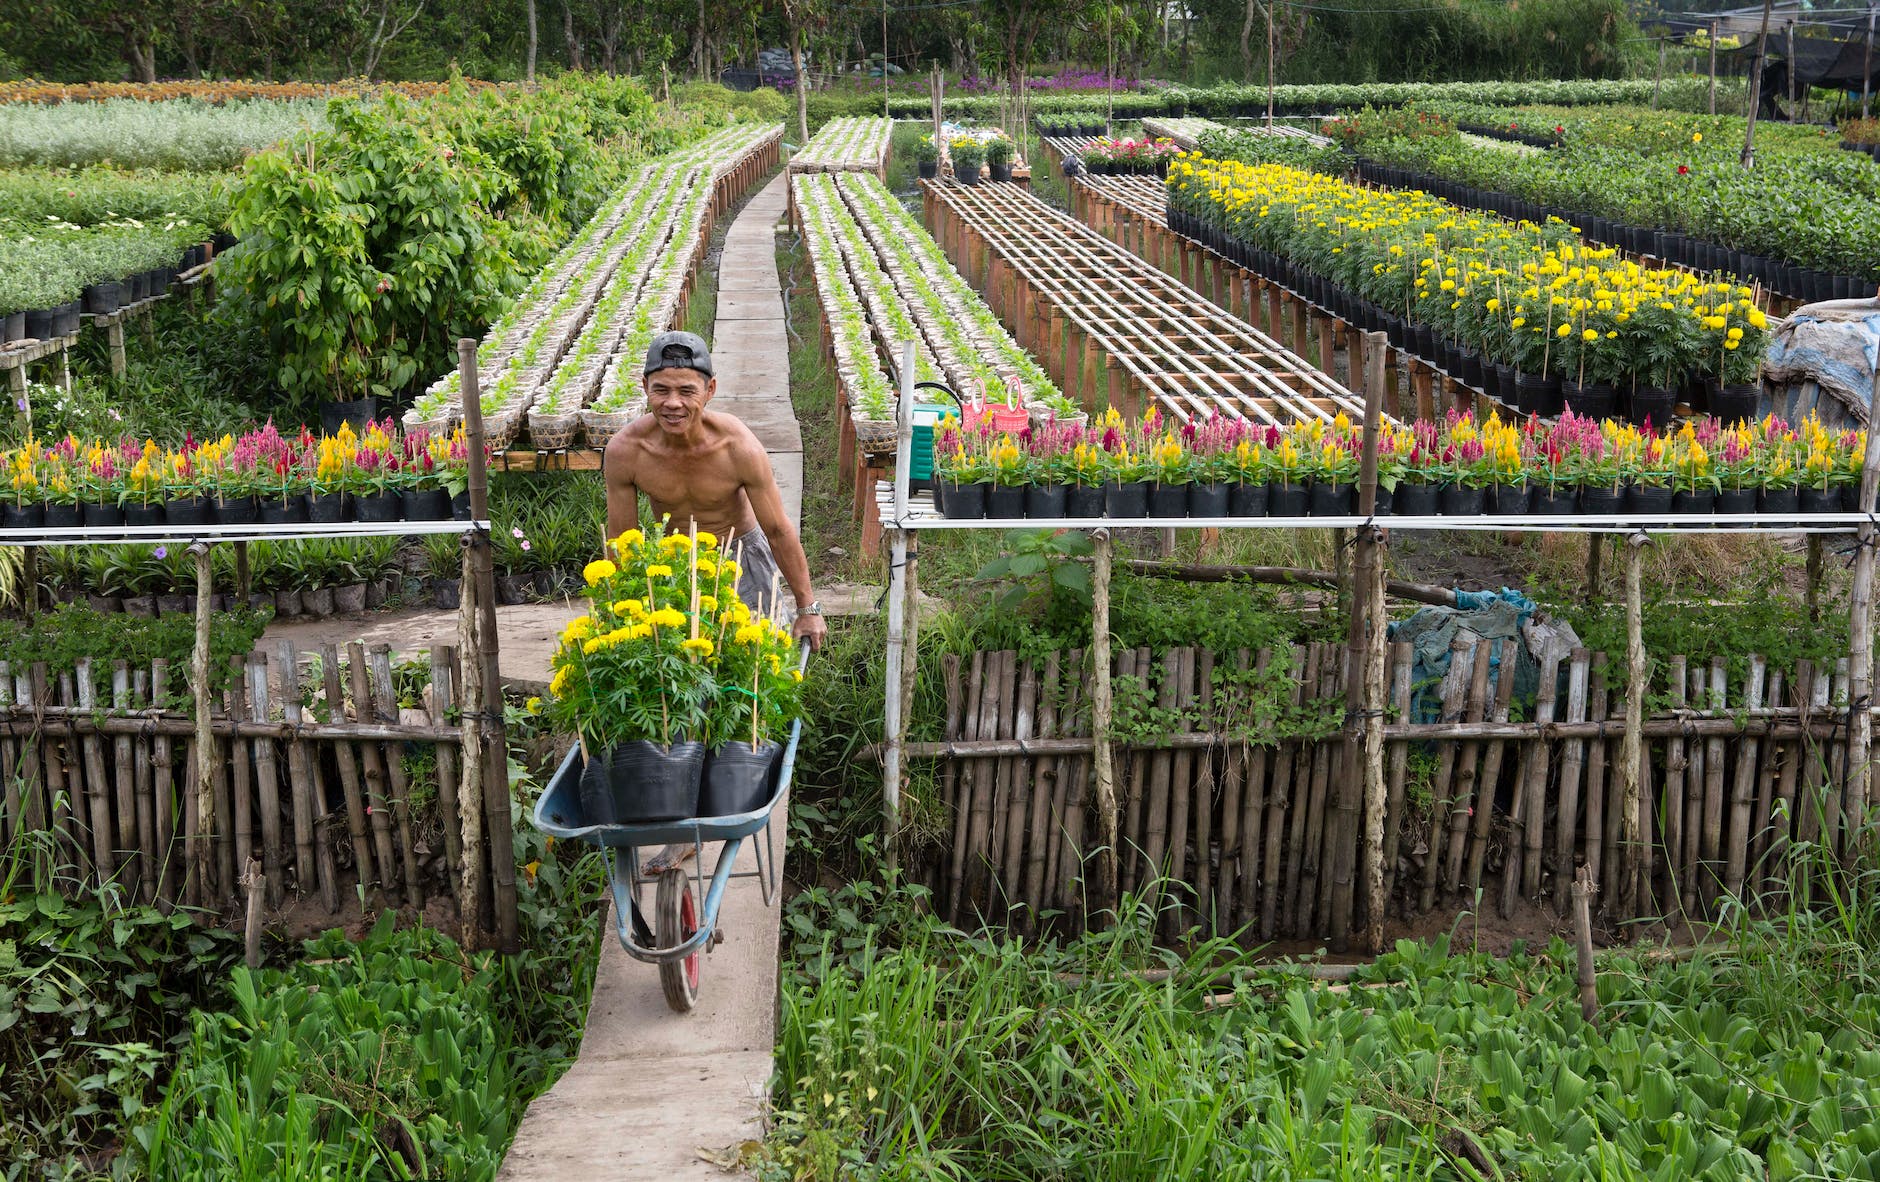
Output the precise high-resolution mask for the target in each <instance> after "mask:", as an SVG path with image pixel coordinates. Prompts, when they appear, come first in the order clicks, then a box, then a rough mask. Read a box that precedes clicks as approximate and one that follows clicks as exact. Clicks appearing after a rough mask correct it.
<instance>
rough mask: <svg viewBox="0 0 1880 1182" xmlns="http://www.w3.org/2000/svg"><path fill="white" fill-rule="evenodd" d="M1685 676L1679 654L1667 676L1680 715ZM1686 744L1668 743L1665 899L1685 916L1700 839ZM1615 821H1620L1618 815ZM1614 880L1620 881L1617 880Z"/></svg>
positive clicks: (1678, 739)
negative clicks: (1691, 812)
mask: <svg viewBox="0 0 1880 1182" xmlns="http://www.w3.org/2000/svg"><path fill="white" fill-rule="evenodd" d="M1685 674H1686V662H1685V658H1684V656H1683V655H1682V654H1679V655H1678V656H1674V657H1672V658H1671V661H1670V665H1669V667H1668V674H1667V676H1668V678H1669V680H1670V686H1671V707H1672V710H1673V712H1675V713H1680V714H1681V713H1682V712H1683V708H1684V704H1685V702H1686V701H1687V700H1688V698H1687V695H1686V692H1685ZM1684 744H1685V739H1684V735H1683V734H1682V733H1681V732H1680V733H1678V734H1675V735H1672V736H1671V737H1670V738H1668V739H1667V740H1666V741H1665V793H1664V797H1665V805H1664V807H1665V896H1666V898H1667V899H1668V900H1676V901H1677V908H1678V912H1679V914H1684V913H1685V911H1686V900H1688V899H1689V898H1690V896H1691V888H1692V887H1693V886H1695V885H1696V879H1694V878H1693V877H1691V866H1692V864H1693V863H1694V862H1695V861H1696V859H1695V858H1694V857H1693V856H1692V852H1691V850H1690V848H1689V847H1688V845H1687V842H1689V841H1694V840H1695V839H1696V834H1697V827H1696V826H1695V825H1693V824H1690V822H1689V818H1688V817H1687V815H1686V813H1687V810H1688V808H1689V804H1688V799H1689V798H1688V797H1687V796H1686V793H1685V783H1686V775H1687V773H1688V771H1689V770H1690V757H1689V756H1688V754H1687V753H1686V751H1685V746H1684ZM1615 811H1616V810H1615ZM1614 820H1615V822H1616V821H1617V817H1616V816H1615V818H1614ZM1613 881H1615V882H1616V881H1617V880H1616V877H1615V878H1614V879H1613ZM1614 894H1615V895H1616V894H1617V892H1616V891H1615V892H1614Z"/></svg>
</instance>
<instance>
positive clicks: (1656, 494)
mask: <svg viewBox="0 0 1880 1182" xmlns="http://www.w3.org/2000/svg"><path fill="white" fill-rule="evenodd" d="M1621 464H1622V472H1621V479H1622V480H1624V481H1625V482H1626V485H1627V488H1626V494H1625V510H1626V512H1628V513H1654V514H1658V513H1669V512H1671V497H1672V493H1673V491H1674V490H1673V488H1672V480H1673V478H1674V477H1675V475H1676V474H1675V473H1674V472H1673V471H1672V466H1671V455H1670V451H1669V449H1667V448H1666V446H1665V437H1664V436H1663V435H1646V436H1644V437H1642V438H1641V439H1640V440H1639V444H1638V446H1637V447H1635V448H1631V449H1628V451H1627V453H1626V456H1625V458H1624V459H1623V460H1622V461H1621Z"/></svg>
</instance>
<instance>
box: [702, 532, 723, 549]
mask: <svg viewBox="0 0 1880 1182" xmlns="http://www.w3.org/2000/svg"><path fill="white" fill-rule="evenodd" d="M698 544H699V545H701V546H713V547H716V546H717V545H718V535H717V534H715V533H712V532H711V531H710V530H704V529H702V530H700V531H698Z"/></svg>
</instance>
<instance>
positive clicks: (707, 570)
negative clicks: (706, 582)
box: [698, 558, 718, 579]
mask: <svg viewBox="0 0 1880 1182" xmlns="http://www.w3.org/2000/svg"><path fill="white" fill-rule="evenodd" d="M717 574H718V564H717V563H715V562H713V561H712V560H711V559H709V558H701V559H699V560H698V577H699V578H701V579H710V578H715V577H716V576H717Z"/></svg>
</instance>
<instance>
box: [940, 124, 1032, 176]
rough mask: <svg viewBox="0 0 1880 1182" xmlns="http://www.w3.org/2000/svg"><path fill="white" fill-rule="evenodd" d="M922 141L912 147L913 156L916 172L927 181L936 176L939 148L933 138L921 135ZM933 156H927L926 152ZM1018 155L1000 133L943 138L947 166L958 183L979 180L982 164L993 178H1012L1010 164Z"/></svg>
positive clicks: (963, 134)
mask: <svg viewBox="0 0 1880 1182" xmlns="http://www.w3.org/2000/svg"><path fill="white" fill-rule="evenodd" d="M922 138H923V140H924V141H925V142H924V143H922V144H921V145H918V146H917V147H916V149H915V159H916V161H917V162H918V163H919V166H920V169H919V171H920V175H921V176H922V177H923V178H926V179H929V180H931V179H932V178H934V177H935V176H938V175H939V171H940V162H939V149H938V147H937V145H935V144H934V143H933V137H931V136H924V137H922ZM930 150H931V151H932V152H933V154H934V155H933V158H932V159H929V158H928V153H929V151H930ZM1017 158H1018V145H1017V144H1016V143H1014V142H1013V141H1012V138H1011V137H1010V136H1008V135H1006V134H1005V133H1004V132H997V133H994V134H990V135H987V134H984V133H976V132H961V133H959V134H957V135H953V136H951V137H949V138H948V139H947V141H946V159H947V166H948V167H949V168H950V169H951V170H952V172H953V179H954V180H956V181H958V182H959V183H960V184H962V185H976V184H978V183H979V179H980V176H979V166H980V165H981V164H982V163H983V164H984V165H985V166H986V170H987V173H988V174H989V175H990V176H991V178H992V179H993V180H995V181H1009V180H1011V179H1012V163H1013V161H1015V160H1016V159H1017Z"/></svg>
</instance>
